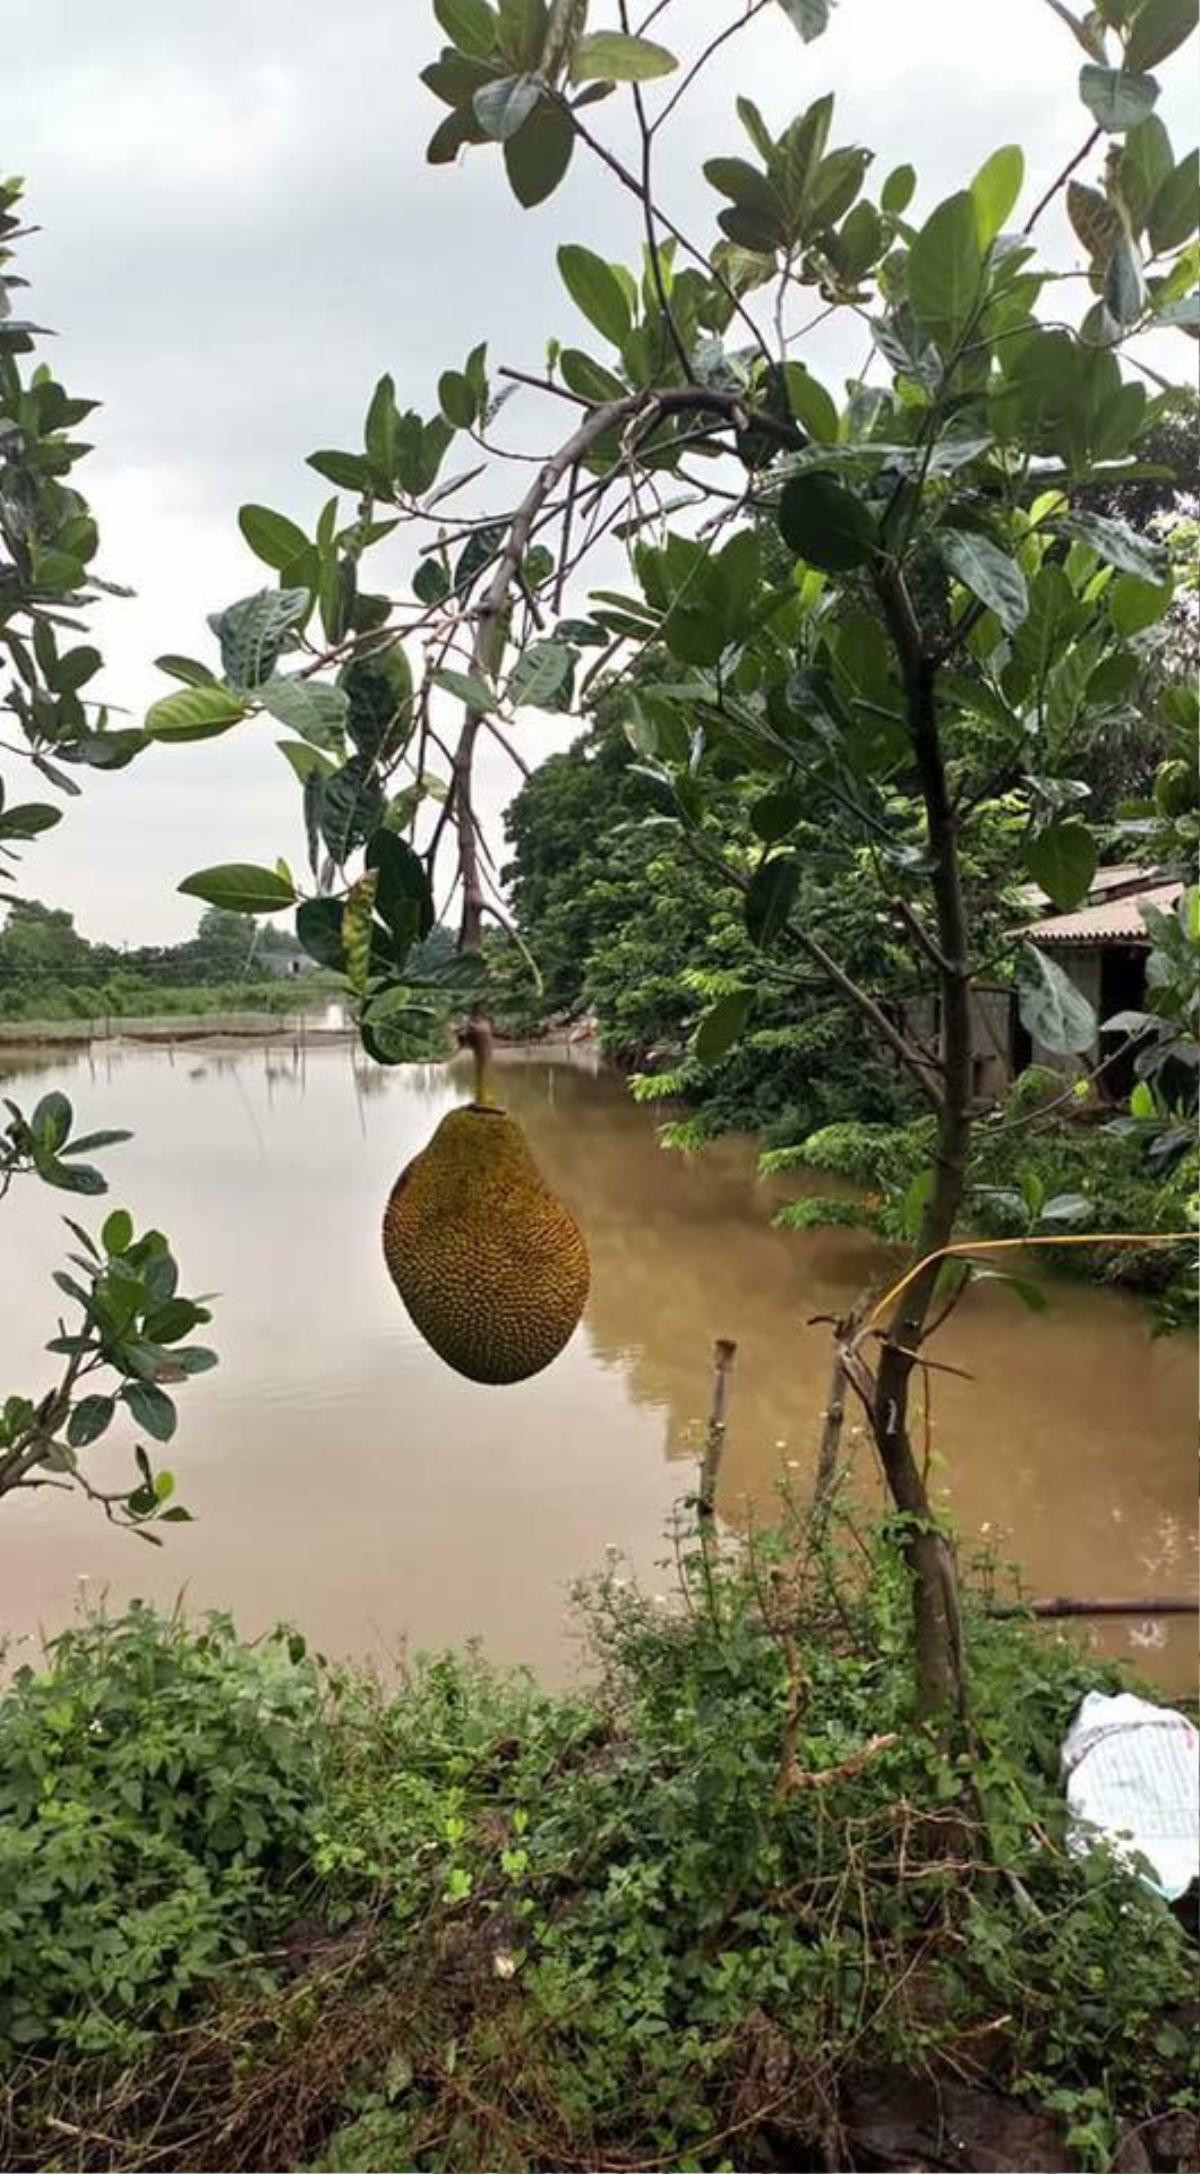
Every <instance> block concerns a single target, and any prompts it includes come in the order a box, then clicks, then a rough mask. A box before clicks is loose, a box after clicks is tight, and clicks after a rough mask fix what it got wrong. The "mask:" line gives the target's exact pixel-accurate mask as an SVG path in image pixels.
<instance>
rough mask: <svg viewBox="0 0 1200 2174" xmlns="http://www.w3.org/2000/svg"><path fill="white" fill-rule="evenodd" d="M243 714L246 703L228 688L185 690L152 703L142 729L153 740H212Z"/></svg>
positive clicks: (227, 729) (238, 722)
mask: <svg viewBox="0 0 1200 2174" xmlns="http://www.w3.org/2000/svg"><path fill="white" fill-rule="evenodd" d="M246 714H247V705H246V703H245V702H244V701H243V700H242V699H241V697H240V696H238V695H236V694H231V693H230V692H229V689H228V687H218V686H215V685H214V686H203V687H187V688H185V689H184V691H183V692H182V694H165V695H163V696H162V697H161V699H160V700H159V701H157V702H154V703H152V704H151V706H150V708H149V709H148V710H147V712H146V720H145V728H144V729H145V731H146V732H147V734H148V735H149V737H150V738H151V739H152V740H174V741H183V740H215V739H216V738H218V736H219V735H220V734H221V733H222V732H228V731H229V730H230V728H231V727H232V726H233V725H237V724H240V723H241V721H242V719H243V717H245V715H246Z"/></svg>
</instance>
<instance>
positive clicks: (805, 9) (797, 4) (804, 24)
mask: <svg viewBox="0 0 1200 2174" xmlns="http://www.w3.org/2000/svg"><path fill="white" fill-rule="evenodd" d="M779 5H780V7H781V8H782V9H783V12H784V14H785V15H786V16H787V19H788V21H789V22H790V23H791V24H792V25H793V26H794V27H795V29H797V30H798V31H799V33H800V35H801V37H802V38H803V40H804V42H805V44H806V45H808V44H810V43H811V42H812V40H813V39H814V38H819V37H820V36H821V34H822V32H823V31H825V30H827V29H828V27H829V14H830V10H831V8H833V7H834V6H835V5H836V0H779Z"/></svg>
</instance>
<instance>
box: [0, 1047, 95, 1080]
mask: <svg viewBox="0 0 1200 2174" xmlns="http://www.w3.org/2000/svg"><path fill="white" fill-rule="evenodd" d="M87 1055H88V1051H87V1048H86V1046H81V1045H80V1044H79V1043H78V1042H47V1043H46V1044H45V1045H44V1046H43V1047H42V1048H39V1049H9V1048H6V1047H5V1046H4V1044H3V1043H0V1081H3V1080H25V1079H43V1078H44V1077H45V1075H46V1073H47V1072H73V1071H74V1070H75V1068H76V1066H77V1065H80V1064H82V1063H83V1060H84V1058H85V1057H86V1056H87Z"/></svg>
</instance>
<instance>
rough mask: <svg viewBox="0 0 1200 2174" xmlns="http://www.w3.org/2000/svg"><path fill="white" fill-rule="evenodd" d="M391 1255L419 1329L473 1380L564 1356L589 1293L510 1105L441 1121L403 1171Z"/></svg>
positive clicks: (556, 1205)
mask: <svg viewBox="0 0 1200 2174" xmlns="http://www.w3.org/2000/svg"><path fill="white" fill-rule="evenodd" d="M383 1252H384V1258H385V1260H386V1261H387V1265H388V1271H389V1273H390V1275H391V1278H392V1281H393V1283H394V1284H395V1286H396V1289H397V1290H398V1291H399V1293H400V1296H401V1298H402V1299H403V1301H404V1304H405V1306H406V1308H407V1310H408V1313H409V1316H410V1318H411V1320H412V1322H413V1324H414V1326H415V1327H416V1328H417V1329H418V1330H419V1331H420V1333H421V1335H422V1336H423V1337H424V1338H425V1341H426V1343H427V1344H429V1345H431V1346H432V1348H433V1350H434V1351H436V1352H437V1354H438V1357H439V1358H440V1359H444V1360H445V1362H446V1364H447V1366H452V1367H453V1368H454V1369H455V1371H456V1372H457V1373H459V1374H465V1375H466V1376H467V1379H468V1380H469V1381H481V1382H490V1383H501V1382H514V1381H525V1380H527V1379H528V1377H529V1376H530V1375H531V1374H540V1373H541V1371H542V1368H543V1367H546V1366H549V1364H550V1362H551V1360H552V1359H556V1358H557V1357H558V1354H559V1352H560V1351H561V1350H562V1348H563V1345H564V1344H565V1343H566V1342H567V1339H568V1337H569V1336H571V1334H572V1333H573V1331H574V1329H575V1328H576V1326H577V1324H578V1321H579V1317H580V1315H581V1314H582V1312H583V1308H584V1301H585V1300H586V1298H587V1294H588V1281H589V1269H588V1256H587V1247H586V1246H585V1245H584V1242H583V1238H582V1235H581V1233H580V1231H579V1228H578V1225H577V1224H576V1222H575V1220H574V1218H573V1217H572V1216H570V1215H569V1214H568V1213H567V1210H566V1209H565V1208H564V1207H563V1205H562V1202H561V1201H560V1200H556V1199H555V1196H554V1194H553V1193H552V1192H551V1191H550V1189H549V1187H548V1186H547V1184H546V1181H545V1179H544V1178H543V1176H542V1174H541V1171H540V1170H539V1169H538V1166H537V1164H536V1163H535V1161H534V1159H533V1156H532V1155H531V1154H530V1152H529V1148H528V1145H527V1143H526V1139H525V1135H524V1133H523V1132H522V1130H521V1128H520V1126H519V1125H518V1124H517V1123H516V1121H515V1119H513V1118H511V1117H510V1116H509V1115H508V1113H507V1111H506V1110H501V1109H493V1108H490V1107H487V1106H486V1105H484V1104H481V1103H470V1104H468V1105H467V1106H466V1107H465V1108H463V1109H458V1110H451V1111H450V1114H449V1116H447V1117H443V1119H442V1122H441V1124H440V1125H439V1126H438V1128H437V1131H436V1132H435V1133H434V1135H433V1138H432V1139H431V1141H430V1142H429V1145H428V1147H426V1148H423V1149H422V1151H421V1153H420V1154H419V1155H417V1156H415V1157H414V1158H413V1160H412V1162H410V1163H409V1164H408V1166H407V1168H406V1169H405V1170H402V1171H401V1173H400V1176H399V1177H398V1178H397V1180H396V1183H395V1185H394V1187H393V1188H392V1194H391V1198H390V1199H389V1201H388V1204H387V1212H386V1213H385V1215H384V1219H383Z"/></svg>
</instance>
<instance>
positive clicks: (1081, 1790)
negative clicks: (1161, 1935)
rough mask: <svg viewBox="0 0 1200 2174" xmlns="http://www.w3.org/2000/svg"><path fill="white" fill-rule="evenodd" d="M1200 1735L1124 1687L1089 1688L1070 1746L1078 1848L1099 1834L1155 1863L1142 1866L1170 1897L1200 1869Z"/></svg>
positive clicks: (1182, 1718) (1070, 1800)
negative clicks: (1110, 1692) (1114, 1691)
mask: <svg viewBox="0 0 1200 2174" xmlns="http://www.w3.org/2000/svg"><path fill="white" fill-rule="evenodd" d="M1198 1753H1200V1736H1198V1735H1197V1732H1196V1730H1195V1729H1194V1728H1193V1726H1192V1723H1191V1722H1190V1721H1189V1720H1188V1718H1187V1716H1186V1714H1180V1713H1175V1712H1174V1711H1173V1710H1172V1709H1171V1708H1170V1707H1167V1706H1153V1705H1151V1703H1150V1701H1149V1700H1148V1699H1144V1698H1135V1697H1134V1695H1133V1693H1132V1692H1131V1691H1122V1692H1120V1693H1119V1694H1118V1695H1117V1696H1116V1697H1113V1698H1110V1697H1108V1696H1107V1695H1106V1694H1105V1693H1104V1692H1102V1691H1089V1692H1088V1693H1087V1695H1086V1697H1085V1698H1084V1699H1083V1700H1082V1701H1081V1703H1080V1707H1079V1711H1078V1713H1077V1714H1076V1716H1075V1719H1074V1720H1073V1721H1072V1723H1071V1726H1070V1728H1069V1729H1068V1731H1067V1736H1066V1741H1065V1742H1064V1744H1063V1747H1062V1765H1063V1773H1064V1774H1065V1775H1066V1779H1067V1804H1068V1807H1069V1808H1070V1810H1071V1812H1072V1814H1073V1815H1074V1817H1073V1825H1072V1829H1071V1847H1072V1848H1073V1849H1076V1850H1086V1849H1087V1848H1089V1847H1090V1846H1091V1844H1092V1842H1093V1841H1095V1840H1096V1838H1097V1836H1102V1837H1103V1838H1104V1840H1105V1841H1106V1842H1108V1843H1109V1844H1110V1846H1111V1847H1112V1848H1113V1849H1114V1850H1115V1851H1117V1852H1119V1853H1120V1854H1122V1855H1124V1856H1131V1855H1133V1854H1134V1853H1135V1852H1136V1854H1137V1855H1138V1856H1139V1857H1141V1858H1144V1859H1145V1861H1146V1865H1148V1866H1149V1868H1150V1875H1152V1876H1148V1875H1147V1873H1146V1871H1145V1869H1144V1867H1143V1866H1141V1865H1139V1867H1138V1870H1139V1872H1140V1873H1141V1875H1142V1877H1143V1878H1144V1879H1146V1884H1147V1885H1148V1886H1151V1887H1153V1889H1154V1891H1155V1893H1156V1894H1160V1895H1162V1896H1163V1898H1164V1900H1165V1901H1167V1902H1175V1901H1176V1900H1177V1899H1178V1897H1179V1896H1180V1895H1182V1894H1186V1892H1187V1890H1188V1888H1189V1887H1190V1886H1191V1883H1192V1881H1193V1880H1194V1879H1195V1878H1196V1877H1197V1876H1198V1875H1200V1768H1198V1765H1197V1755H1198Z"/></svg>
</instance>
